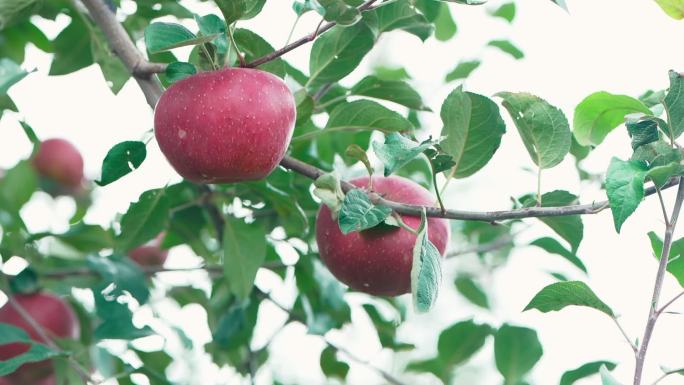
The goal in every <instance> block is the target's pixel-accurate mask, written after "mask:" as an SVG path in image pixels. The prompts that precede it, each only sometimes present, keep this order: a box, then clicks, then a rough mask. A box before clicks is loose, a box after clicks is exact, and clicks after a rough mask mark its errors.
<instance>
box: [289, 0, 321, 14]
mask: <svg viewBox="0 0 684 385" xmlns="http://www.w3.org/2000/svg"><path fill="white" fill-rule="evenodd" d="M292 10H293V11H295V13H296V14H297V16H301V15H303V14H305V13H307V12H309V11H316V13H318V14H319V15H323V14H325V8H323V7H322V6H321V5H320V4H318V2H317V1H316V0H301V1H295V2H294V3H293V4H292Z"/></svg>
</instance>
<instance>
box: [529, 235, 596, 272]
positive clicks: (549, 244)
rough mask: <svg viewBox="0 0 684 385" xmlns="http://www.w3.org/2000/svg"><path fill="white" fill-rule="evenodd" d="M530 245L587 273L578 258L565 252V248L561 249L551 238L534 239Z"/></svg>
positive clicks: (567, 251)
mask: <svg viewBox="0 0 684 385" xmlns="http://www.w3.org/2000/svg"><path fill="white" fill-rule="evenodd" d="M530 245H532V246H537V247H540V248H542V249H544V250H546V251H547V252H548V253H552V254H557V255H560V256H561V257H563V258H565V259H566V260H568V262H570V263H572V264H573V265H575V266H576V267H577V268H578V269H580V270H582V271H583V272H585V273H586V272H587V267H586V266H584V263H583V262H582V260H581V259H579V257H577V255H575V253H573V252H572V251H570V250H567V249H566V248H565V247H563V245H561V244H560V243H559V242H558V241H557V240H555V239H553V238H549V237H543V238H539V239H535V240H534V241H532V242H531V243H530Z"/></svg>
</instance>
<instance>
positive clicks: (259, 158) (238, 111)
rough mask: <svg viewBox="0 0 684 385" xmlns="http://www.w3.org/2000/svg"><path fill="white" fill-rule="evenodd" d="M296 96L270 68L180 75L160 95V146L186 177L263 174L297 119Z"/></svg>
mask: <svg viewBox="0 0 684 385" xmlns="http://www.w3.org/2000/svg"><path fill="white" fill-rule="evenodd" d="M295 114H296V107H295V101H294V97H293V96H292V93H291V92H290V90H289V89H288V88H287V86H286V85H285V83H284V82H283V81H282V80H280V78H278V77H277V76H274V75H272V74H270V73H268V72H264V71H260V70H256V69H249V68H226V69H222V70H219V71H213V72H201V73H198V74H196V75H193V76H190V77H188V78H186V79H183V80H181V81H179V82H177V83H175V84H173V85H172V86H171V87H169V89H168V90H166V92H164V94H163V95H162V97H161V98H160V99H159V103H158V104H157V107H156V109H155V112H154V131H155V135H156V137H157V142H158V143H159V148H160V149H161V151H162V153H164V155H165V156H166V159H168V161H169V163H171V165H172V166H173V168H174V169H176V171H177V172H178V173H179V174H180V175H182V176H183V177H184V178H186V179H189V180H191V181H193V182H198V183H231V182H242V181H248V180H258V179H263V178H265V177H266V176H267V175H268V174H270V173H271V171H273V169H274V168H275V167H276V166H277V165H278V163H280V161H281V159H282V158H283V156H284V155H285V150H286V149H287V146H288V145H289V143H290V138H291V137H292V130H293V128H294V123H295Z"/></svg>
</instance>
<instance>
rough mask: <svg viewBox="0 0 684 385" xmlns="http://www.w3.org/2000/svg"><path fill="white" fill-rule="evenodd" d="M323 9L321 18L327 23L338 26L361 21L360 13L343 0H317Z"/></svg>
mask: <svg viewBox="0 0 684 385" xmlns="http://www.w3.org/2000/svg"><path fill="white" fill-rule="evenodd" d="M317 2H318V4H319V5H320V6H321V7H323V10H324V13H323V16H324V18H325V20H327V21H334V22H336V23H337V24H339V25H352V24H355V23H356V22H358V21H359V20H361V12H360V11H359V10H358V9H356V7H353V6H351V5H349V4H347V3H346V2H345V1H344V0H317Z"/></svg>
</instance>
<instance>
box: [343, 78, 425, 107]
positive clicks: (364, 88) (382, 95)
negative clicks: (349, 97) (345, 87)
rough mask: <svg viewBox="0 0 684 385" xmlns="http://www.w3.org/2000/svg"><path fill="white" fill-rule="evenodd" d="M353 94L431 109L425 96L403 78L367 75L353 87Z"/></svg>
mask: <svg viewBox="0 0 684 385" xmlns="http://www.w3.org/2000/svg"><path fill="white" fill-rule="evenodd" d="M351 93H352V94H353V95H362V96H369V97H371V98H377V99H383V100H389V101H390V102H394V103H397V104H401V105H402V106H406V107H408V108H412V109H415V110H423V111H429V110H430V108H428V107H427V106H426V105H425V104H424V103H423V98H421V96H420V94H418V92H416V90H415V89H413V87H411V86H410V85H409V84H408V83H406V82H404V81H401V80H382V79H380V78H378V77H377V76H366V77H365V78H363V79H362V80H361V81H360V82H358V83H356V85H354V86H353V87H352V88H351Z"/></svg>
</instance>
